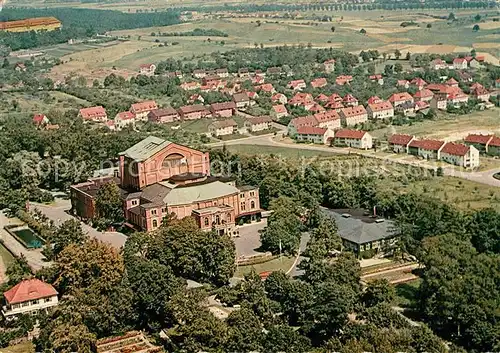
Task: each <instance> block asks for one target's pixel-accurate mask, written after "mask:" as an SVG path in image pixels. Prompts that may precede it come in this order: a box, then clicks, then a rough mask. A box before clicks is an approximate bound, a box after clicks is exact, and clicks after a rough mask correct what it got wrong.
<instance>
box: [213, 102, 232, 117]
mask: <svg viewBox="0 0 500 353" xmlns="http://www.w3.org/2000/svg"><path fill="white" fill-rule="evenodd" d="M210 111H211V112H212V114H213V116H220V117H224V118H229V117H231V116H233V114H234V112H235V111H236V103H235V102H222V103H213V104H211V105H210Z"/></svg>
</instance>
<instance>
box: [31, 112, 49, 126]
mask: <svg viewBox="0 0 500 353" xmlns="http://www.w3.org/2000/svg"><path fill="white" fill-rule="evenodd" d="M49 123H50V121H49V118H47V116H46V115H45V114H35V115H34V116H33V124H35V125H36V126H43V125H47V124H49Z"/></svg>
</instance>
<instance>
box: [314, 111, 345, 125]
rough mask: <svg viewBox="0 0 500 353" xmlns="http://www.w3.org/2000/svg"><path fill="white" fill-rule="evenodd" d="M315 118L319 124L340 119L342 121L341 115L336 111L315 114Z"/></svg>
mask: <svg viewBox="0 0 500 353" xmlns="http://www.w3.org/2000/svg"><path fill="white" fill-rule="evenodd" d="M314 118H315V119H316V120H317V121H318V122H319V123H324V122H327V121H332V120H338V119H340V115H339V113H337V111H336V110H329V111H326V112H323V113H317V114H314Z"/></svg>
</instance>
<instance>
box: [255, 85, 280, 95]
mask: <svg viewBox="0 0 500 353" xmlns="http://www.w3.org/2000/svg"><path fill="white" fill-rule="evenodd" d="M254 88H255V90H256V91H257V92H260V91H262V92H265V93H269V94H274V93H275V92H276V90H275V89H274V86H273V85H272V83H264V84H262V85H260V86H255V87H254Z"/></svg>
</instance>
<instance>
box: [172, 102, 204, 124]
mask: <svg viewBox="0 0 500 353" xmlns="http://www.w3.org/2000/svg"><path fill="white" fill-rule="evenodd" d="M178 112H179V115H180V117H181V118H182V119H185V120H194V119H200V118H203V117H205V116H208V115H210V112H209V111H208V110H207V108H205V106H204V105H203V104H193V105H185V106H182V107H180V108H179V110H178Z"/></svg>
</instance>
